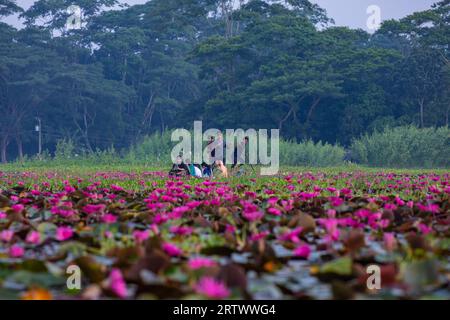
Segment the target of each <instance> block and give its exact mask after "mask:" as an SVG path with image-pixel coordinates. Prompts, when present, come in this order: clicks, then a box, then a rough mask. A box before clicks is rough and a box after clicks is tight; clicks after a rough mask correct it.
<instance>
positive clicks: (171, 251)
mask: <svg viewBox="0 0 450 320" xmlns="http://www.w3.org/2000/svg"><path fill="white" fill-rule="evenodd" d="M162 248H163V250H164V251H165V252H166V253H167V254H168V255H169V256H171V257H178V256H181V255H182V254H183V250H181V249H180V248H178V247H177V246H176V245H174V244H173V243H169V242H166V243H164V244H163V246H162Z"/></svg>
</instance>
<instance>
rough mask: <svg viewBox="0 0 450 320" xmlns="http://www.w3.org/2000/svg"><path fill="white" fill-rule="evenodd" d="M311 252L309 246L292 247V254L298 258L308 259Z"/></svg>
mask: <svg viewBox="0 0 450 320" xmlns="http://www.w3.org/2000/svg"><path fill="white" fill-rule="evenodd" d="M310 254H311V248H310V247H309V246H308V245H307V244H304V245H301V246H299V247H297V248H295V249H294V255H295V256H297V257H300V258H304V259H308V258H309V256H310Z"/></svg>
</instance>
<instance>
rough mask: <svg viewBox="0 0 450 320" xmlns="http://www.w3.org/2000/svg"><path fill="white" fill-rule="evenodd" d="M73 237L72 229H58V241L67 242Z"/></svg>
mask: <svg viewBox="0 0 450 320" xmlns="http://www.w3.org/2000/svg"><path fill="white" fill-rule="evenodd" d="M72 236H73V230H72V228H71V227H58V228H57V229H56V240H58V241H66V240H68V239H70V238H72Z"/></svg>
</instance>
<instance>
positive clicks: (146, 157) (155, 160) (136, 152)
mask: <svg viewBox="0 0 450 320" xmlns="http://www.w3.org/2000/svg"><path fill="white" fill-rule="evenodd" d="M170 138H171V132H169V131H165V132H164V133H163V134H161V133H154V134H152V135H150V136H145V137H144V138H143V139H142V140H141V141H140V142H139V143H137V144H136V145H134V146H132V147H131V148H130V150H129V151H128V152H127V154H126V155H125V160H126V161H128V162H131V163H147V164H168V163H171V159H170V154H171V151H172V148H173V146H174V143H173V142H172V141H171V139H170Z"/></svg>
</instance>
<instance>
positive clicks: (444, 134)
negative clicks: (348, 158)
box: [351, 126, 450, 168]
mask: <svg viewBox="0 0 450 320" xmlns="http://www.w3.org/2000/svg"><path fill="white" fill-rule="evenodd" d="M351 152H352V157H353V158H354V159H355V160H356V161H357V162H358V163H361V164H364V165H368V166H374V167H392V168H399V167H402V168H417V167H421V168H448V167H450V129H449V128H446V127H442V128H425V129H419V128H417V127H414V126H405V127H396V128H386V129H384V130H383V131H375V132H374V133H372V134H371V135H368V134H366V135H364V136H362V137H361V138H359V139H355V140H353V142H352V145H351Z"/></svg>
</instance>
